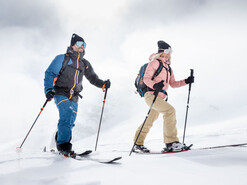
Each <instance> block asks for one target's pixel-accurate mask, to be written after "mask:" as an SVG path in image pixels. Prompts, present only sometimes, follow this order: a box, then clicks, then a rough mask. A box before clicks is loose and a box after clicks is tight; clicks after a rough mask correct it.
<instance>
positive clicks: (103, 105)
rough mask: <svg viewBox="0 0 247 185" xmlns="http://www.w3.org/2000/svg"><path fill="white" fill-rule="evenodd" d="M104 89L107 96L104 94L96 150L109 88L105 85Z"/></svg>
mask: <svg viewBox="0 0 247 185" xmlns="http://www.w3.org/2000/svg"><path fill="white" fill-rule="evenodd" d="M102 89H103V91H105V96H104V100H103V106H102V110H101V115H100V121H99V128H98V133H97V139H96V144H95V149H94V150H95V151H96V150H97V145H98V139H99V133H100V127H101V122H102V117H103V112H104V108H105V101H106V95H107V88H106V89H105V86H103V88H102Z"/></svg>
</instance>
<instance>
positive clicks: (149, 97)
mask: <svg viewBox="0 0 247 185" xmlns="http://www.w3.org/2000/svg"><path fill="white" fill-rule="evenodd" d="M144 98H145V101H146V103H147V104H148V106H151V104H152V103H153V100H154V95H153V94H150V93H145V95H144ZM159 113H161V114H163V139H164V143H172V142H175V141H179V140H178V138H177V128H176V123H177V120H176V111H175V109H174V108H173V106H172V105H170V104H169V103H168V102H166V101H165V100H164V99H162V98H160V97H157V99H156V100H155V103H154V104H153V107H152V110H151V111H150V113H149V116H148V118H147V120H146V122H145V125H144V127H143V129H142V132H141V134H140V136H139V138H138V140H137V142H136V144H137V145H143V144H144V140H145V138H146V136H147V134H148V132H149V130H150V128H151V127H152V126H153V123H154V121H155V120H156V119H157V118H158V117H159ZM141 127H142V125H140V126H139V128H138V129H137V131H136V134H135V137H134V142H135V140H136V138H137V136H138V134H139V132H140V129H141Z"/></svg>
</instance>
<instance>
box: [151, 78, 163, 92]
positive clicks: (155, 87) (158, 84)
mask: <svg viewBox="0 0 247 185" xmlns="http://www.w3.org/2000/svg"><path fill="white" fill-rule="evenodd" d="M163 87H164V80H162V81H160V82H159V83H156V84H154V86H153V88H154V90H155V91H157V92H161V91H162V89H163Z"/></svg>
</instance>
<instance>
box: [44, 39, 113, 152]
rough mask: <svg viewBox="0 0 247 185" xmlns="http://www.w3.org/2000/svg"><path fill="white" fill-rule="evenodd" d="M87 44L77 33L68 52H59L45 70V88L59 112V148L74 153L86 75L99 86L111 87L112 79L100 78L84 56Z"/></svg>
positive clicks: (57, 141) (49, 98)
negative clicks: (79, 107) (79, 98)
mask: <svg viewBox="0 0 247 185" xmlns="http://www.w3.org/2000/svg"><path fill="white" fill-rule="evenodd" d="M85 48H86V43H85V41H84V39H83V38H82V37H80V36H78V35H77V34H73V35H72V38H71V43H70V46H69V47H68V49H67V52H66V54H61V55H57V56H56V57H55V59H54V60H53V61H52V63H51V64H50V66H49V67H48V68H47V70H46V71H45V79H44V88H45V95H46V98H47V99H48V100H51V99H52V98H54V101H55V103H56V105H57V108H58V111H59V121H58V126H57V128H58V131H57V133H56V138H55V139H56V144H57V149H58V151H61V152H64V153H69V154H71V153H74V152H73V151H72V144H71V143H70V140H71V137H72V128H73V127H74V122H75V119H76V115H77V107H78V97H82V96H81V95H80V94H79V93H80V92H81V91H82V89H83V87H82V79H83V76H85V77H86V78H87V79H88V80H89V82H90V83H91V84H93V85H95V86H96V87H99V88H103V89H107V88H110V85H111V82H110V80H106V81H103V80H101V79H99V77H98V76H97V74H96V73H95V72H94V70H93V67H92V66H91V64H90V63H89V62H88V61H87V60H86V59H84V54H85Z"/></svg>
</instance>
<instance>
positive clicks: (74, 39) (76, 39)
mask: <svg viewBox="0 0 247 185" xmlns="http://www.w3.org/2000/svg"><path fill="white" fill-rule="evenodd" d="M77 41H83V42H84V39H83V38H82V37H80V36H79V35H76V34H75V33H74V34H73V35H72V37H71V42H70V45H71V46H73V45H75V43H76V42H77Z"/></svg>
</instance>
